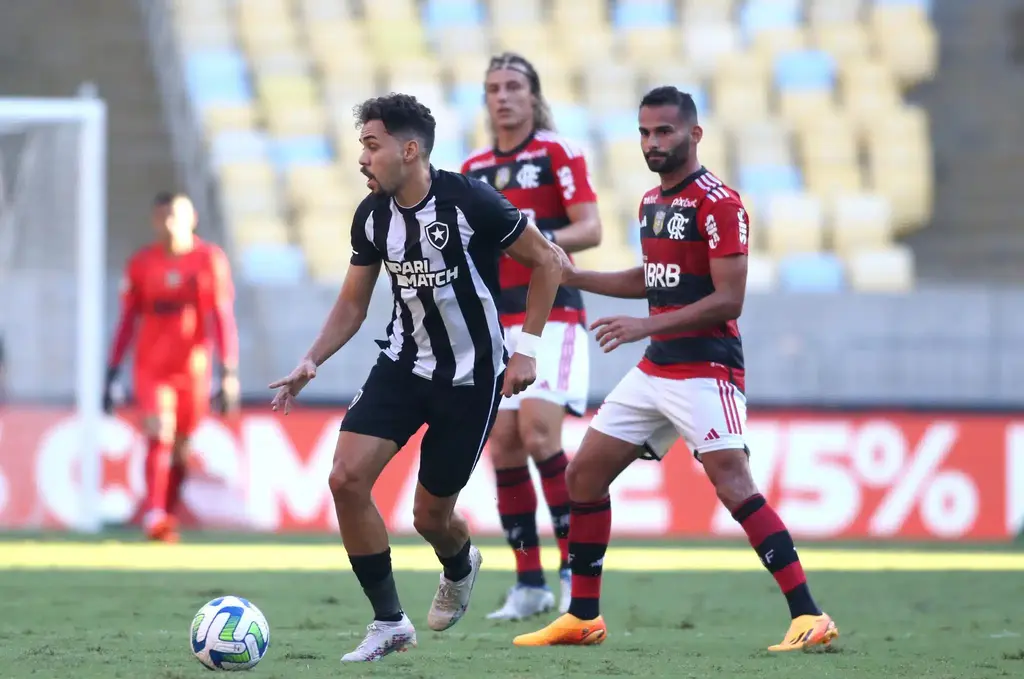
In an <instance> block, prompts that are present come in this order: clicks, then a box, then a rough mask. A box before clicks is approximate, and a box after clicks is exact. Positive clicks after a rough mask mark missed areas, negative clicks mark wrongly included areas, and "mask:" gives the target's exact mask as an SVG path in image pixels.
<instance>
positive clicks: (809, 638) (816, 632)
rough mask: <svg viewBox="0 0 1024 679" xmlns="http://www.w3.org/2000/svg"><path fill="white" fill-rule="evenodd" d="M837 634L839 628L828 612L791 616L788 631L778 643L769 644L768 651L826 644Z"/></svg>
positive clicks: (793, 649) (795, 649)
mask: <svg viewBox="0 0 1024 679" xmlns="http://www.w3.org/2000/svg"><path fill="white" fill-rule="evenodd" d="M838 636H839V628H838V627H836V624H835V622H833V621H832V618H831V617H829V615H828V613H822V614H821V615H801V616H800V617H798V618H793V622H792V623H790V625H789V631H788V632H786V636H785V637H784V638H783V639H782V641H780V642H779V643H777V644H775V645H774V646H769V647H768V650H769V651H798V650H800V649H802V648H809V647H811V646H817V645H819V644H821V645H823V646H828V645H829V644H831V643H832V640H833V639H835V638H836V637H838Z"/></svg>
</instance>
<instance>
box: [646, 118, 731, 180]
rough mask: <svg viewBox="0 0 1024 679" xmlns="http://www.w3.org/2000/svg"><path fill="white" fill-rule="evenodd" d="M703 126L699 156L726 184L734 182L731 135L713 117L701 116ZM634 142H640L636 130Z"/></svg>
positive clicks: (705, 165) (698, 149)
mask: <svg viewBox="0 0 1024 679" xmlns="http://www.w3.org/2000/svg"><path fill="white" fill-rule="evenodd" d="M700 122H701V127H702V128H703V129H704V137H703V138H701V140H700V144H699V145H698V146H697V156H698V157H699V158H700V161H701V163H702V164H703V165H704V167H706V168H708V169H709V170H711V171H712V172H713V173H714V174H715V176H717V177H718V178H719V179H721V180H722V181H724V182H725V183H726V184H729V185H731V184H732V183H733V176H734V173H733V170H732V163H731V161H730V153H729V135H728V134H727V133H726V131H725V129H723V126H722V125H719V124H718V122H717V121H716V120H715V119H714V118H711V117H708V116H705V117H703V118H701V121H700ZM633 135H634V136H633V139H634V142H633V143H634V144H638V143H639V138H638V136H637V134H636V132H635V131H634V132H633Z"/></svg>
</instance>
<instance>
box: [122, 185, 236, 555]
mask: <svg viewBox="0 0 1024 679" xmlns="http://www.w3.org/2000/svg"><path fill="white" fill-rule="evenodd" d="M152 222H153V229H154V230H155V231H156V242H155V243H153V244H152V245H149V246H147V247H144V248H142V249H141V250H139V251H138V252H136V253H135V254H134V255H133V256H132V257H131V259H129V260H128V266H127V268H126V270H125V274H124V278H123V281H122V284H121V318H120V321H119V322H118V327H117V332H116V334H115V337H114V344H113V347H112V348H111V352H110V360H109V362H108V366H107V381H106V389H105V392H104V395H103V406H104V410H106V412H108V413H109V412H111V411H112V410H113V396H112V387H113V385H114V383H115V382H116V380H117V375H118V369H119V367H120V365H121V361H122V359H123V358H124V355H125V352H126V351H127V350H128V347H129V345H130V344H131V343H132V340H133V339H135V340H137V341H136V342H135V366H134V375H133V382H134V391H135V399H136V401H137V403H138V406H139V409H140V410H141V412H142V416H143V429H144V432H145V435H146V439H147V444H148V445H147V451H146V467H145V469H146V474H145V476H146V497H145V499H144V501H143V505H142V523H143V527H144V529H145V531H146V534H147V535H148V536H149V538H150V539H152V540H162V541H165V542H174V541H176V540H177V538H178V535H177V531H176V529H175V524H174V519H173V514H174V510H175V508H176V507H177V504H178V501H179V499H180V496H181V488H182V484H183V482H184V480H185V474H186V464H187V459H188V448H189V437H190V436H191V435H192V432H193V431H194V430H195V428H196V426H197V425H198V424H199V422H200V421H201V420H202V418H203V417H204V416H205V415H206V414H207V413H208V412H209V408H210V401H211V399H210V387H211V381H212V378H213V365H212V364H213V355H212V352H211V350H210V349H211V348H210V343H211V342H210V340H211V339H212V340H213V344H214V345H216V346H215V348H216V350H217V354H218V355H219V357H220V361H221V366H220V368H221V369H220V390H219V392H218V394H217V397H216V402H217V405H218V408H219V410H221V412H230V411H234V410H236V409H237V407H238V398H239V384H238V377H237V369H238V329H237V325H236V323H235V316H234V309H233V306H234V286H233V285H232V282H231V268H230V266H229V264H228V260H227V257H226V256H225V254H224V251H223V250H221V249H220V248H219V247H217V246H216V245H214V244H212V243H207V242H205V241H203V240H201V239H200V238H198V237H197V236H196V235H195V228H196V224H197V218H196V211H195V208H194V207H193V205H192V201H191V200H189V199H188V197H187V196H185V195H182V194H174V193H160V194H158V195H157V196H156V199H155V200H154V201H153V210H152ZM136 326H138V333H137V335H136Z"/></svg>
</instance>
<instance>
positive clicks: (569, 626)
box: [512, 613, 608, 646]
mask: <svg viewBox="0 0 1024 679" xmlns="http://www.w3.org/2000/svg"><path fill="white" fill-rule="evenodd" d="M607 636H608V627H607V626H606V625H605V624H604V618H602V617H601V616H597V617H596V618H594V619H593V620H580V619H579V618H577V617H576V616H575V615H570V614H569V613H566V614H565V615H563V616H561V617H560V618H558V619H557V620H555V621H554V622H552V623H551V624H550V625H548V626H547V627H545V628H544V629H542V630H537V631H536V632H530V633H529V634H520V635H519V636H518V637H516V638H515V639H513V640H512V643H513V644H515V645H516V646H596V645H597V644H600V643H602V642H603V641H604V640H605V637H607Z"/></svg>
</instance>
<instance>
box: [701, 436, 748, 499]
mask: <svg viewBox="0 0 1024 679" xmlns="http://www.w3.org/2000/svg"><path fill="white" fill-rule="evenodd" d="M701 462H702V463H703V465H704V471H705V472H706V473H707V475H708V479H710V481H711V483H712V484H713V485H714V487H715V493H716V494H717V495H718V499H719V500H720V501H721V502H722V504H723V505H724V506H725V508H726V509H728V510H729V511H734V510H736V509H738V508H739V507H740V505H742V504H743V502H744V501H745V500H747V498H749V497H750V496H751V495H754V494H756V493H757V485H756V484H755V483H754V478H753V476H751V474H750V465H749V463H748V461H747V454H746V452H745V451H743V450H736V449H730V450H717V451H711V452H706V453H704V454H703V455H701Z"/></svg>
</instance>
